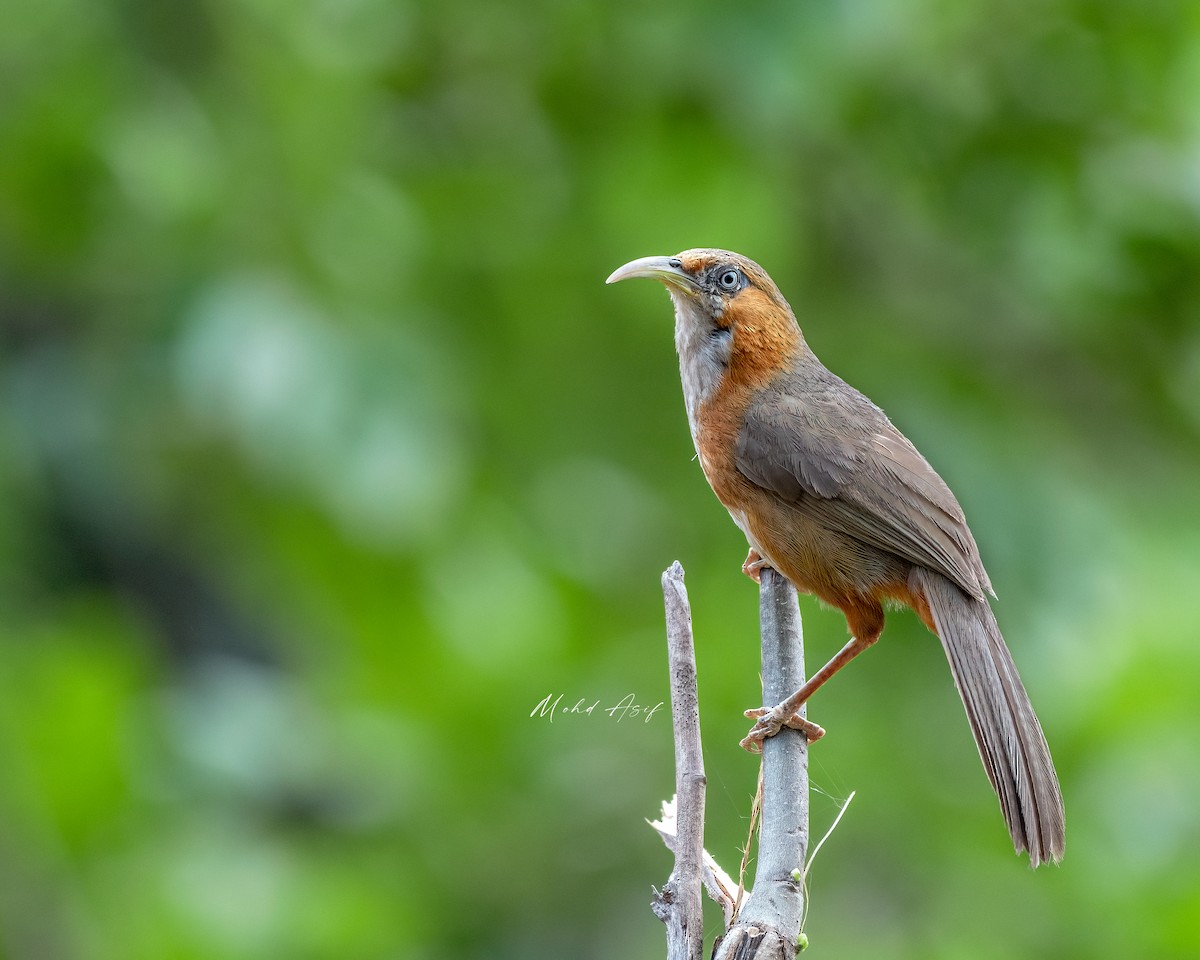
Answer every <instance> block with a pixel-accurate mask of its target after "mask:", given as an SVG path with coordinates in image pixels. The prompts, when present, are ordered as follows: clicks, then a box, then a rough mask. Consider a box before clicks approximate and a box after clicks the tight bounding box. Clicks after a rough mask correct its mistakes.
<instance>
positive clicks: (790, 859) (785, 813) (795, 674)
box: [713, 568, 808, 960]
mask: <svg viewBox="0 0 1200 960" xmlns="http://www.w3.org/2000/svg"><path fill="white" fill-rule="evenodd" d="M759 621H760V626H761V629H762V677H763V704H764V705H765V706H772V705H774V704H776V703H779V702H781V701H782V700H784V699H786V698H787V697H788V696H789V695H790V694H791V692H792V691H793V690H796V689H798V688H800V687H801V686H803V685H804V636H803V631H802V628H801V623H800V607H799V604H798V602H797V600H796V591H795V589H794V588H793V587H792V585H791V584H790V583H789V582H788V581H787V579H786V578H784V577H783V575H782V574H779V573H777V572H776V571H774V570H772V569H770V568H764V569H763V571H762V590H761V593H760V596H759ZM762 746H763V761H762V762H763V801H762V826H761V828H760V830H759V837H758V865H757V868H756V869H755V872H754V889H753V890H752V892H751V893H750V897H749V899H747V901H746V903H745V905H744V906H743V907H742V909H741V912H740V913H739V914H738V917H737V919H736V920H735V921H734V924H733V926H732V927H730V928H729V929H728V930H727V931H726V933H725V936H724V937H723V938H722V940H721V941H720V943H719V945H718V947H717V949H716V951H715V952H714V955H713V956H714V960H751V958H753V960H793V958H794V957H795V956H796V943H797V940H798V938H799V935H800V923H801V920H802V918H803V914H804V892H803V889H802V886H801V883H800V881H799V880H798V879H797V878H798V877H799V876H800V874H801V872H802V871H803V870H804V859H805V856H806V854H807V852H808V741H807V740H806V739H805V737H804V735H803V734H801V733H800V732H799V731H797V730H792V729H790V728H788V727H784V728H783V729H782V730H780V731H779V733H777V734H776V735H775V736H773V737H770V738H768V739H767V740H766V741H764V743H763V745H762Z"/></svg>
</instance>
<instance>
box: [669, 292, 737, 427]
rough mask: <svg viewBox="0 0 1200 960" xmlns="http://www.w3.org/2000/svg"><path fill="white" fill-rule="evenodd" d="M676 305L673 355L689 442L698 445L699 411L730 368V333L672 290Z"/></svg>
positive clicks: (689, 299) (731, 343)
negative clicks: (677, 358)
mask: <svg viewBox="0 0 1200 960" xmlns="http://www.w3.org/2000/svg"><path fill="white" fill-rule="evenodd" d="M671 300H672V302H673V303H674V304H675V352H676V353H678V354H679V377H680V380H681V381H682V383H683V403H684V406H685V407H686V408H687V418H688V426H689V427H691V430H692V441H693V442H694V443H698V441H699V437H698V433H699V416H700V408H701V407H702V406H703V405H704V403H705V401H706V400H708V399H709V397H711V396H712V395H713V394H714V393H715V392H716V390H717V388H718V387H719V386H720V385H721V380H722V379H723V378H724V376H725V371H726V370H727V369H728V367H729V353H730V350H731V348H732V346H733V332H732V331H731V330H729V329H727V328H722V327H718V326H716V325H715V324H714V323H713V321H712V318H711V315H709V314H706V313H705V311H703V310H701V309H698V307H697V305H696V302H695V301H694V300H693V299H692V298H691V297H689V296H687V295H686V294H682V293H677V292H676V291H674V290H671Z"/></svg>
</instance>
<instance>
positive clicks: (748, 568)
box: [742, 547, 771, 583]
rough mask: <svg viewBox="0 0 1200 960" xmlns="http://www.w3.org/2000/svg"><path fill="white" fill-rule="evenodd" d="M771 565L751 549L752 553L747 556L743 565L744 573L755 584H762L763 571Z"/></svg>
mask: <svg viewBox="0 0 1200 960" xmlns="http://www.w3.org/2000/svg"><path fill="white" fill-rule="evenodd" d="M770 565H771V564H770V563H769V562H768V561H766V560H764V559H763V556H762V554H761V553H759V552H758V551H757V550H755V549H754V548H753V547H751V548H750V552H749V553H748V554H746V562H745V563H743V564H742V573H744V574H745V575H746V576H748V577H749V578H750V579H751V580H753V581H754V582H755V583H762V569H763V567H769V566H770Z"/></svg>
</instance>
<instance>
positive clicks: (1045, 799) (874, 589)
mask: <svg viewBox="0 0 1200 960" xmlns="http://www.w3.org/2000/svg"><path fill="white" fill-rule="evenodd" d="M635 277H645V278H649V279H653V280H658V281H661V282H662V283H663V284H664V285H665V286H666V288H667V291H668V292H669V293H670V297H671V301H672V303H673V306H674V310H675V348H676V352H677V353H678V355H679V370H680V379H681V381H682V386H683V399H684V407H685V409H686V412H687V420H688V425H689V427H690V429H691V435H692V440H693V442H694V444H695V447H696V453H697V455H698V459H699V461H700V466H701V469H702V470H703V471H704V476H705V477H706V479H707V480H708V483H709V485H710V486H711V487H712V489H713V492H714V493H715V494H716V496H717V499H719V500H720V501H721V503H722V504H723V505H724V506H725V508H726V509H727V510H728V511H729V514H730V516H731V517H732V518H733V520H734V522H735V523H736V524H737V525H738V527H740V528H741V530H742V532H743V533H745V535H746V539H747V540H748V542H749V546H750V550H749V553H748V554H747V557H746V562H745V563H744V564H743V567H742V569H743V571H744V572H746V573H747V574H749V575H750V576H752V577H754V578H755V579H758V576H759V573H760V571H761V570H762V569H763V568H764V567H766V566H769V567H771V568H773V569H775V570H776V571H778V572H779V573H781V574H783V576H785V577H786V578H787V579H788V580H789V581H791V583H792V585H793V586H795V588H796V589H797V590H798V591H800V592H802V593H808V594H812V595H815V596H816V597H818V598H819V599H820V600H822V601H824V602H825V603H826V604H829V605H830V606H833V607H836V608H838V609H839V610H840V611H841V612H842V613H843V614H844V615H845V617H846V623H847V626H848V627H849V630H850V636H851V638H850V640H849V642H847V643H846V645H845V646H844V647H843V648H842V649H841V650H840V651H839V652H838V653H837V654H835V655H834V656H833V658H832V659H831V660H830V661H829V662H828V663H827V664H826V665H825V666H823V667H822V668H821V669H820V670H818V671H817V672H816V673H815V674H814V675H813V676H812V677H811V678H810V679H809V680H808V681H807V682H806V683H805V684H804V686H803V687H801V689H800V690H798V691H796V694H795V695H793V696H792V697H790V698H789V699H788V700H787V701H785V702H784V703H783V704H780V705H778V706H777V707H775V708H774V709H773V710H768V711H762V710H760V711H747V715H748V716H758V717H759V719H758V721H757V723H756V724H755V727H754V729H753V730H752V731H751V733H750V735H749V737H748V738H747V741H743V746H747V745H748V744H749V743H751V742H753V741H761V740H762V739H763V738H765V737H767V736H772V735H774V734H775V733H776V732H778V730H779V729H780V726H781V725H782V724H788V725H793V726H797V727H799V728H801V729H812V728H813V726H814V725H808V724H807V723H806V721H804V720H802V719H801V718H800V717H799V715H798V714H797V713H796V711H797V710H798V709H799V707H800V706H801V705H802V704H803V703H804V702H805V701H806V700H807V699H808V698H809V697H810V696H811V695H812V694H813V693H814V692H815V691H816V690H817V689H818V688H819V687H821V686H822V685H823V684H824V683H825V682H826V681H828V680H829V678H830V677H832V676H833V675H834V674H836V673H837V672H838V671H839V670H841V669H842V668H843V667H844V666H845V665H846V664H848V663H849V662H850V661H851V660H853V659H854V658H855V657H856V656H858V654H860V653H861V652H863V651H864V650H866V649H867V648H868V647H870V646H872V645H873V644H874V643H875V642H876V641H877V640H878V639H879V636H880V634H881V633H882V632H883V628H884V609H885V606H894V605H897V604H899V605H906V606H908V607H911V608H912V609H913V610H914V611H915V612H916V614H917V616H918V617H920V619H921V620H922V621H923V622H924V623H925V625H926V626H927V627H928V628H929V630H930V631H932V632H933V633H934V634H935V635H937V637H938V638H939V639H940V640H941V644H942V647H943V649H944V651H945V654H946V657H947V660H948V661H949V664H950V671H951V674H952V675H953V678H954V683H955V686H956V687H957V689H958V693H959V695H960V697H961V699H962V703H963V706H964V708H965V710H966V714H967V719H968V721H969V723H970V726H971V731H972V733H973V735H974V738H975V744H976V746H977V747H978V749H979V755H980V758H981V759H982V761H983V765H984V769H985V771H986V772H987V776H988V779H989V780H990V782H991V785H992V788H993V789H994V790H995V792H996V795H997V797H998V799H999V802H1000V808H1001V812H1002V813H1003V816H1004V820H1005V823H1006V825H1007V827H1008V830H1009V834H1010V835H1011V837H1012V841H1013V846H1014V848H1015V849H1016V851H1017V853H1018V854H1020V853H1021V852H1023V851H1024V852H1027V854H1028V856H1029V862H1030V865H1031V866H1033V867H1037V866H1038V865H1039V864H1042V863H1047V862H1055V863H1057V862H1058V861H1060V860H1061V859H1062V856H1063V850H1064V841H1065V814H1064V809H1063V799H1062V791H1061V788H1060V786H1059V781H1058V775H1057V773H1056V771H1055V768H1054V762H1053V760H1052V759H1051V756H1050V749H1049V747H1048V746H1047V744H1046V738H1045V735H1044V734H1043V732H1042V728H1041V724H1040V723H1039V722H1038V718H1037V715H1036V714H1035V713H1034V710H1033V706H1032V705H1031V704H1030V701H1029V696H1028V694H1027V693H1026V691H1025V687H1024V685H1023V684H1022V682H1021V679H1020V676H1019V675H1018V673H1017V668H1016V665H1015V664H1014V662H1013V658H1012V655H1011V653H1010V652H1009V650H1008V647H1007V646H1006V645H1005V642H1004V638H1003V636H1002V635H1001V633H1000V628H999V626H998V625H997V623H996V618H995V615H994V613H993V611H992V608H991V605H990V603H989V600H988V598H989V596H991V597H994V596H995V594H994V592H993V590H992V584H991V581H990V580H989V578H988V575H987V572H986V571H985V570H984V567H983V562H982V560H981V559H980V555H979V548H978V547H977V545H976V543H975V538H974V536H973V535H972V534H971V531H970V529H969V527H968V526H967V521H966V517H965V516H964V514H963V510H962V507H961V506H960V505H959V503H958V501H957V500H956V499H955V497H954V494H953V493H951V492H950V488H949V487H948V486H947V485H946V483H945V482H944V481H943V480H942V478H941V477H940V476H939V475H938V474H937V473H936V472H935V471H934V469H933V467H931V466H930V465H929V463H928V461H926V459H925V458H924V457H923V456H922V455H921V454H920V453H919V452H918V451H917V448H916V447H915V446H914V445H913V444H912V443H911V442H910V441H909V440H908V438H907V437H905V436H904V434H902V433H901V432H900V431H899V430H898V429H897V428H896V427H895V426H894V425H893V424H892V422H891V420H889V419H888V417H887V415H886V414H885V413H884V412H883V411H882V410H881V409H880V408H879V407H878V406H876V405H875V404H874V403H873V402H872V401H871V400H869V399H868V398H867V397H866V396H865V395H863V394H862V393H860V392H859V391H858V390H856V389H855V388H854V387H852V386H850V385H849V384H848V383H846V382H845V381H844V380H842V379H841V378H840V377H838V376H837V375H836V374H834V373H832V372H831V371H830V370H828V369H827V368H826V367H825V366H824V365H823V364H822V363H821V361H820V360H818V359H817V357H816V355H815V354H814V353H813V351H812V349H811V348H810V347H809V346H808V343H807V341H806V340H805V338H804V334H803V333H802V331H801V329H800V326H799V324H798V323H797V321H796V317H795V314H794V313H793V312H792V308H791V306H790V305H789V304H788V302H787V300H786V299H784V297H783V294H781V293H780V291H779V288H778V287H777V286H776V285H775V283H774V281H772V280H771V278H770V276H768V275H767V273H766V271H765V270H763V268H762V267H760V266H759V265H758V264H757V263H755V262H754V261H753V260H750V259H749V258H747V257H744V256H742V255H740V254H737V253H733V252H730V251H728V250H719V249H703V248H700V249H693V250H686V251H684V252H682V253H680V254H677V255H675V256H654V257H642V258H640V259H637V260H633V261H631V262H629V263H627V264H625V265H624V266H622V267H619V268H617V270H615V271H614V272H613V273H612V275H611V276H609V278H608V280H607V282H608V283H616V282H618V281H622V280H628V279H632V278H635ZM815 730H816V735H818V736H819V735H820V733H821V732H823V731H821V730H820V728H815ZM811 738H813V735H812V734H811V733H810V739H811Z"/></svg>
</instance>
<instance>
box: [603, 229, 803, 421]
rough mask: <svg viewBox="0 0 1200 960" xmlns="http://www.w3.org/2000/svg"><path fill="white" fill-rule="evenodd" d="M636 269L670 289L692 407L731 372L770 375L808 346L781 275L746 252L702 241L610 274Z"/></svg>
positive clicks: (747, 377)
mask: <svg viewBox="0 0 1200 960" xmlns="http://www.w3.org/2000/svg"><path fill="white" fill-rule="evenodd" d="M632 277H648V278H650V279H652V280H659V281H661V282H662V283H663V284H664V285H665V286H666V288H667V290H668V292H669V293H670V294H671V300H672V302H673V303H674V304H675V348H676V350H677V351H678V352H679V360H680V366H681V371H682V373H683V379H684V392H685V394H689V393H690V394H691V395H690V396H689V397H688V409H689V412H691V411H692V408H693V404H697V405H698V404H699V403H701V402H703V401H704V400H705V399H707V397H708V396H710V395H711V393H712V392H713V390H715V389H716V388H717V387H718V386H720V384H721V383H723V382H725V381H726V380H733V381H740V382H742V383H745V384H746V385H748V386H749V385H759V384H762V383H765V382H767V381H769V380H770V379H772V378H773V377H774V376H775V374H777V373H778V372H779V371H780V369H782V368H783V367H784V366H786V365H787V364H788V363H789V362H790V361H791V360H792V359H793V358H794V357H795V356H797V355H798V354H799V353H801V352H803V351H804V350H806V349H807V348H806V346H805V344H804V338H803V336H802V335H801V333H800V328H799V327H798V326H797V325H796V318H795V315H794V314H793V313H792V309H791V307H789V306H788V302H787V301H786V300H785V299H784V298H783V294H781V293H780V292H779V288H778V287H777V286H775V282H774V281H773V280H772V279H771V278H770V277H769V276H767V272H766V271H765V270H764V269H763V268H762V267H760V266H759V265H758V264H757V263H755V262H754V261H753V260H751V259H749V258H748V257H743V256H742V255H741V254H738V253H731V252H730V251H728V250H710V249H698V250H685V251H684V252H683V253H679V254H676V255H675V256H673V257H642V258H641V259H640V260H633V261H631V262H630V263H627V264H625V266H623V267H619V268H618V269H617V270H615V271H614V272H613V273H612V275H611V276H610V277H609V278H608V281H607V282H608V283H616V282H617V281H618V280H628V279H630V278H632Z"/></svg>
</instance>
